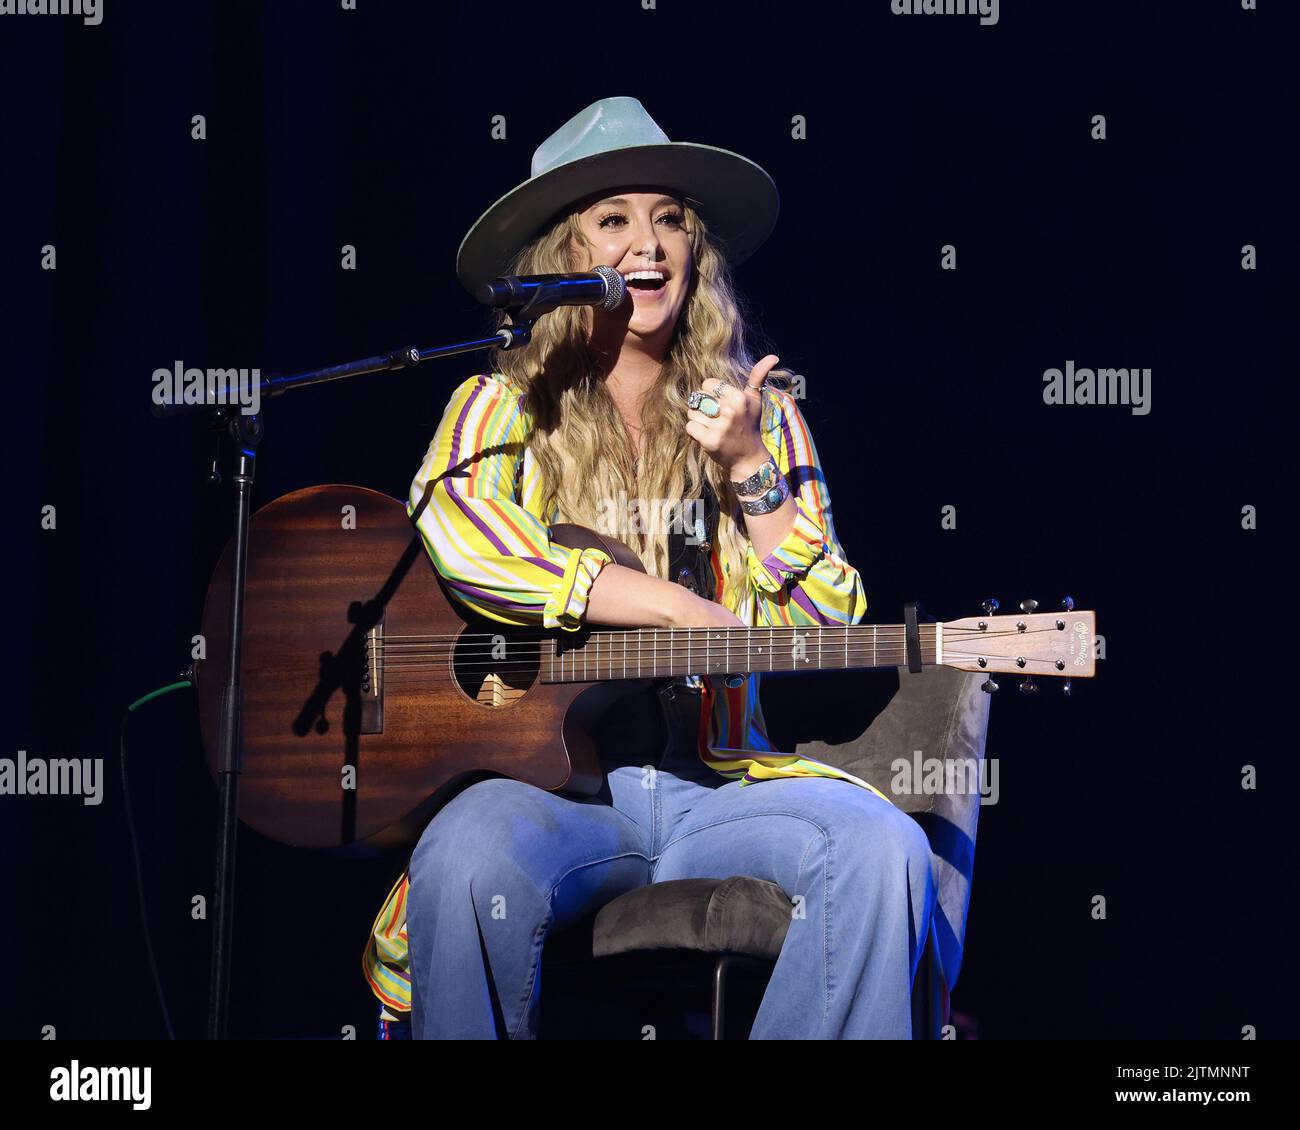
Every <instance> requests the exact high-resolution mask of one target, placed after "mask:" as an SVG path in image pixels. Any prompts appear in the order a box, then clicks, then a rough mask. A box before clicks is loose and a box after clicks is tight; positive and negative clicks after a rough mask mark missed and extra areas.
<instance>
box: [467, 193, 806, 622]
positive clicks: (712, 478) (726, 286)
mask: <svg viewBox="0 0 1300 1130" xmlns="http://www.w3.org/2000/svg"><path fill="white" fill-rule="evenodd" d="M679 199H680V197H679ZM684 215H685V224H686V230H687V234H688V236H689V239H690V247H691V259H692V264H691V266H692V270H691V281H690V284H689V289H688V291H687V297H686V302H685V305H684V306H683V308H682V311H681V314H680V315H679V317H678V320H677V324H676V326H675V327H674V330H673V337H672V341H671V344H670V346H669V349H668V354H667V356H666V357H665V359H664V363H663V366H662V368H661V370H660V373H659V377H658V379H657V380H656V382H655V384H654V386H653V387H652V388H651V390H650V391H649V393H648V394H647V396H646V398H645V401H644V404H643V408H642V427H643V432H642V458H641V460H640V463H639V465H638V464H637V463H636V462H634V458H633V454H632V450H631V445H630V443H629V442H628V437H627V430H626V428H625V427H624V424H623V419H622V417H621V416H620V415H619V412H618V408H617V407H616V406H615V404H614V400H613V397H611V396H610V394H609V391H608V389H607V388H606V387H605V382H604V379H603V370H602V367H601V362H600V358H599V355H598V354H597V353H596V352H595V351H593V350H592V349H591V348H590V345H589V339H590V336H591V328H592V308H591V307H589V306H562V307H560V308H559V309H557V310H555V311H553V312H552V313H549V314H547V315H545V316H544V317H542V318H539V319H538V321H537V323H536V324H535V325H534V327H533V333H532V340H531V341H530V342H529V344H528V345H526V346H524V347H522V348H519V349H512V350H499V349H498V350H493V351H492V353H491V363H492V365H493V366H494V370H495V371H496V372H498V373H500V374H502V375H503V376H505V377H506V378H507V380H508V381H509V382H510V383H511V384H512V385H513V386H514V387H515V388H516V389H518V390H519V391H520V392H521V393H522V394H523V396H524V399H525V404H526V406H527V408H528V410H529V413H530V415H531V417H532V421H533V428H532V433H531V435H530V437H529V440H528V446H529V448H530V449H531V450H532V452H533V454H534V457H535V458H536V460H537V464H538V469H539V472H540V474H541V481H542V502H543V506H544V507H546V512H547V513H549V510H550V507H551V506H552V505H555V506H556V507H557V508H558V513H559V521H562V522H574V523H577V524H578V525H582V526H588V527H591V528H593V529H596V530H598V531H599V532H601V533H602V534H607V535H611V536H613V537H616V538H618V539H619V540H620V541H623V542H626V543H627V545H629V546H630V547H631V548H632V549H633V550H634V551H635V552H636V554H637V556H638V557H639V558H640V560H641V562H642V564H643V565H644V566H645V568H646V571H647V572H648V573H651V574H652V575H654V576H656V577H662V578H665V579H670V578H667V572H668V533H669V529H670V527H671V524H672V523H673V522H674V521H681V520H682V514H681V512H680V502H681V500H682V499H694V498H699V497H700V495H699V484H700V483H701V482H703V481H705V479H707V481H708V483H709V484H710V486H711V487H712V489H713V493H714V497H715V498H716V499H717V500H718V510H719V515H718V534H717V550H718V557H719V561H720V563H721V565H722V568H723V589H722V590H720V591H719V593H718V596H719V598H721V597H722V596H723V595H724V594H725V595H727V596H728V597H729V599H727V600H726V601H725V603H726V604H727V605H728V607H730V608H731V609H732V611H735V610H736V609H738V608H739V607H740V606H741V604H742V603H743V602H744V601H745V599H746V597H747V596H748V594H749V577H748V574H747V572H746V570H745V547H746V545H747V543H748V537H747V535H746V534H745V533H744V532H743V530H742V529H741V528H740V527H739V526H738V525H737V521H736V517H735V514H736V512H737V510H738V506H737V500H736V495H735V492H734V491H733V490H732V489H731V484H730V482H729V481H728V479H727V476H726V474H725V473H724V472H723V471H722V468H721V467H719V466H718V464H717V463H716V462H715V461H714V460H713V459H711V458H710V457H709V456H708V454H707V453H706V452H704V450H703V449H702V448H701V447H700V446H699V445H698V444H697V443H696V442H695V440H693V439H692V438H691V437H690V436H689V435H687V434H686V429H685V423H686V419H687V416H686V398H687V396H688V395H689V394H690V392H691V391H692V390H694V389H698V388H700V387H701V385H702V384H703V382H704V381H705V380H707V379H708V378H710V377H716V378H718V379H719V380H722V381H726V382H729V383H731V384H733V385H735V386H736V387H737V388H742V387H743V386H744V384H745V381H746V379H747V378H748V376H749V372H750V370H751V369H752V368H753V366H754V362H755V360H756V358H755V357H754V355H753V354H752V353H751V350H750V347H749V343H748V340H747V337H748V333H747V324H746V323H747V319H746V317H745V314H744V310H743V303H742V301H741V299H740V298H739V297H738V295H737V293H736V291H735V289H734V288H733V286H732V282H731V274H730V270H729V268H728V265H727V262H726V259H725V258H724V256H723V253H722V251H721V249H720V248H719V247H718V245H717V243H716V242H715V241H714V239H713V238H712V237H711V236H710V235H709V232H708V229H707V227H706V225H705V223H704V221H703V219H701V217H700V215H699V213H698V212H696V211H695V209H694V208H692V207H691V206H690V204H689V203H686V204H685V208H684ZM589 248H590V244H589V241H588V240H587V238H586V236H585V234H584V233H583V230H582V227H581V224H580V222H579V211H578V210H577V209H576V208H575V209H573V210H570V211H568V212H567V213H566V214H565V215H563V216H561V217H559V218H558V219H557V220H556V221H555V222H554V223H553V224H552V225H551V226H550V227H549V229H548V230H546V231H545V232H543V233H542V234H541V235H540V236H538V237H537V238H535V239H534V240H532V241H531V242H529V243H528V244H527V245H526V246H525V247H523V248H522V249H521V250H520V251H519V253H518V254H517V255H516V256H515V257H514V260H513V262H512V265H511V267H510V271H509V273H511V274H516V275H536V274H553V273H554V274H559V273H564V272H573V271H584V270H587V269H588V268H589V267H590V266H591V257H590V254H589ZM508 321H509V318H508V316H507V315H506V314H505V313H504V312H500V311H499V312H498V313H497V315H496V325H497V326H498V327H500V326H501V325H504V324H506V323H507V322H508ZM791 376H792V374H791V373H790V371H789V370H785V369H773V370H772V371H771V372H770V373H769V374H768V379H767V386H768V387H776V388H785V387H787V386H788V384H789V380H790V377H791ZM773 409H774V406H773V400H772V398H771V397H770V396H767V395H765V396H764V397H763V417H762V422H761V426H762V427H763V429H764V431H766V430H767V429H768V428H769V427H770V426H771V422H772V412H773ZM625 500H626V501H625ZM645 508H648V509H649V512H648V513H647V512H646V509H645ZM687 513H688V514H689V511H688V512H687Z"/></svg>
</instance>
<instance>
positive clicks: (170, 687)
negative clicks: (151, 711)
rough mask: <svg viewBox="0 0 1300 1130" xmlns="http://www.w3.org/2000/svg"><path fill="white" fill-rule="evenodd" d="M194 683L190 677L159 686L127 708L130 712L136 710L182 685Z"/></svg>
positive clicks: (178, 688) (186, 685)
mask: <svg viewBox="0 0 1300 1130" xmlns="http://www.w3.org/2000/svg"><path fill="white" fill-rule="evenodd" d="M193 685H194V684H193V683H191V682H190V681H189V679H181V680H180V682H178V683H168V684H167V686H165V687H159V688H158V689H157V690H156V691H150V692H149V693H148V694H147V695H145V696H144V698H137V699H136V700H135V701H134V702H133V703H131V705H130V706H128V707H127V708H126V712H127V713H128V714H130V713H131V711H132V710H135V709H137V708H138V707H141V706H143V705H144V704H145V703H146V702H152V701H153V700H154V699H156V698H159V697H160V696H162V695H165V694H170V693H171V692H172V691H178V690H180V689H181V688H182V687H189V686H193Z"/></svg>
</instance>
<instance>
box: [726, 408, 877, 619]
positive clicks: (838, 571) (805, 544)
mask: <svg viewBox="0 0 1300 1130" xmlns="http://www.w3.org/2000/svg"><path fill="white" fill-rule="evenodd" d="M768 395H771V396H772V397H774V398H775V400H776V404H777V411H776V412H774V413H773V414H772V424H771V426H770V428H769V430H768V431H766V432H765V433H764V436H763V441H764V443H765V444H766V445H767V448H768V450H769V451H771V452H772V454H773V455H774V456H775V458H776V463H777V466H778V467H779V468H780V470H781V472H782V473H783V474H784V475H785V476H786V481H787V482H788V483H789V484H790V492H791V494H792V495H793V496H794V502H795V519H794V525H793V526H792V527H791V529H790V532H789V534H787V535H786V537H785V539H784V540H783V541H782V542H781V543H780V544H779V545H777V546H776V547H775V548H774V549H773V550H772V552H771V553H769V554H768V555H767V556H766V557H765V558H763V559H762V560H759V558H758V555H757V554H756V553H755V552H754V547H753V545H752V544H751V545H750V546H749V547H748V548H747V550H746V554H745V565H746V569H747V571H748V573H749V577H750V580H751V582H752V583H753V586H754V589H755V592H756V597H757V607H756V609H755V611H756V614H757V623H759V624H857V623H859V622H860V621H861V620H862V617H863V616H864V615H865V614H866V610H867V597H866V593H865V591H864V590H863V587H862V578H861V577H860V576H859V575H858V571H857V570H856V569H854V568H853V567H852V566H851V565H850V564H849V563H848V562H847V561H846V560H845V559H844V549H843V547H842V546H841V545H840V543H839V539H838V538H837V537H836V535H835V525H834V523H833V522H832V520H831V498H830V492H829V490H828V489H827V486H826V477H825V475H823V474H822V468H821V463H820V462H819V461H818V459H817V448H816V446H815V445H814V443H813V439H812V433H811V432H809V430H808V425H807V423H806V421H805V420H804V418H803V413H802V412H800V411H799V406H798V404H797V403H796V402H795V399H794V398H793V397H792V396H791V395H790V394H789V393H787V392H783V391H781V390H778V389H771V390H768Z"/></svg>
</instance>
